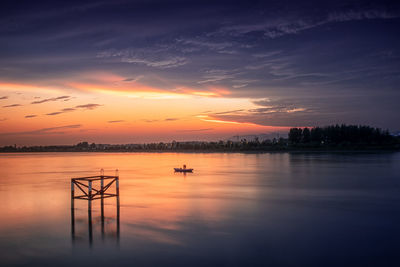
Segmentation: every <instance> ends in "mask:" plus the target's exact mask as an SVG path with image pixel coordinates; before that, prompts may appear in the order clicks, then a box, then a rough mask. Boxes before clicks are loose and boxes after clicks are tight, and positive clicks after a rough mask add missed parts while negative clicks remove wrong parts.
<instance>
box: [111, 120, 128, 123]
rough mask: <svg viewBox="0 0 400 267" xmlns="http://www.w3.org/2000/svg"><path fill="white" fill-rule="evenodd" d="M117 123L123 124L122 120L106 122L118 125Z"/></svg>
mask: <svg viewBox="0 0 400 267" xmlns="http://www.w3.org/2000/svg"><path fill="white" fill-rule="evenodd" d="M119 122H124V120H116V121H108V123H119Z"/></svg>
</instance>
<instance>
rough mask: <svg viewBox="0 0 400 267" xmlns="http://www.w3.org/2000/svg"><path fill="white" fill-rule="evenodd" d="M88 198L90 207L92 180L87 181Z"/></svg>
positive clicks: (90, 206)
mask: <svg viewBox="0 0 400 267" xmlns="http://www.w3.org/2000/svg"><path fill="white" fill-rule="evenodd" d="M88 195H89V197H88V200H89V204H88V205H89V209H92V181H89V187H88Z"/></svg>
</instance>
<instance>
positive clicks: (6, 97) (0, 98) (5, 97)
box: [0, 96, 8, 100]
mask: <svg viewBox="0 0 400 267" xmlns="http://www.w3.org/2000/svg"><path fill="white" fill-rule="evenodd" d="M3 99H8V96H1V97H0V100H3Z"/></svg>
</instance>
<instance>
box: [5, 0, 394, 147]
mask: <svg viewBox="0 0 400 267" xmlns="http://www.w3.org/2000/svg"><path fill="white" fill-rule="evenodd" d="M399 82H400V4H399V2H398V1H397V3H396V1H306V2H304V1H284V0H280V1H243V2H242V3H240V2H238V1H235V2H234V1H144V0H142V1H123V0H121V1H66V2H65V3H62V2H61V1H15V0H14V1H2V4H1V8H0V145H13V144H17V145H49V144H75V143H77V142H80V141H88V142H95V143H142V142H153V141H154V142H158V141H164V142H166V141H167V142H169V141H172V140H177V141H183V140H220V139H228V138H232V137H233V136H236V135H257V134H270V135H271V136H273V135H277V134H278V133H279V134H283V133H286V132H287V130H288V127H293V126H317V125H318V126H324V125H328V124H336V123H347V124H367V125H371V126H374V127H381V128H384V129H389V130H390V131H393V132H394V131H398V130H400V123H399V122H400V115H399V114H400V104H399V102H400V101H399V100H400V90H399V89H400V88H399V84H400V83H399Z"/></svg>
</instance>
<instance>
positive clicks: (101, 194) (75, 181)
mask: <svg viewBox="0 0 400 267" xmlns="http://www.w3.org/2000/svg"><path fill="white" fill-rule="evenodd" d="M99 180H100V189H96V188H94V187H93V181H99ZM104 180H111V181H109V182H108V183H107V185H105V186H104ZM85 182H87V185H86V184H85ZM114 182H115V186H116V192H115V194H112V193H106V191H107V189H108V188H110V186H111V185H112V184H113V183H114ZM75 186H76V187H77V188H78V189H80V191H81V192H82V193H83V195H79V196H75ZM85 189H86V190H85ZM93 191H94V192H95V193H93ZM117 196H119V176H109V175H98V176H88V177H79V178H72V179H71V199H86V200H95V199H103V198H107V197H117Z"/></svg>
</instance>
